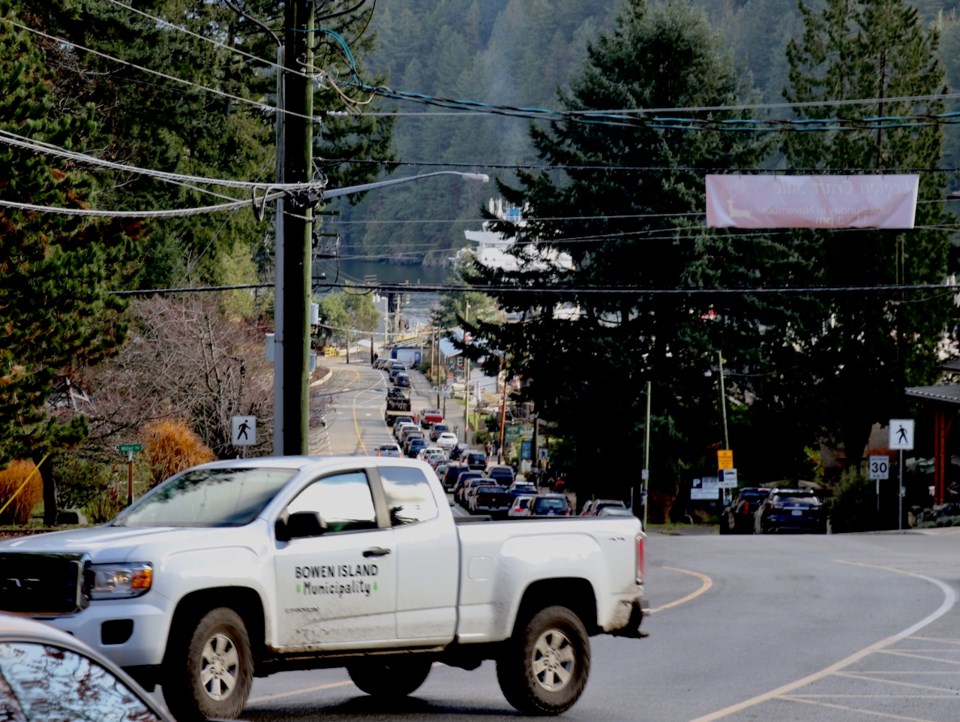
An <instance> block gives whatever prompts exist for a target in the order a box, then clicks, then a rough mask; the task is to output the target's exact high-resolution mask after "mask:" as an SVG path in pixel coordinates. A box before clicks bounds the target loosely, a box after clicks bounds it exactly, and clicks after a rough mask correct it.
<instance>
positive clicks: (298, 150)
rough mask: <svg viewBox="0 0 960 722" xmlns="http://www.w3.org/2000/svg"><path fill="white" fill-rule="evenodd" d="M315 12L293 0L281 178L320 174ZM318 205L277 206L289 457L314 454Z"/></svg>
mask: <svg viewBox="0 0 960 722" xmlns="http://www.w3.org/2000/svg"><path fill="white" fill-rule="evenodd" d="M313 15H314V13H313V0H286V3H285V9H284V27H285V28H286V30H285V32H284V39H283V44H284V52H283V81H282V88H283V102H284V107H283V112H284V115H285V117H284V120H283V133H282V135H283V142H282V146H281V147H280V148H279V152H280V154H281V160H280V179H279V180H280V182H281V183H306V182H308V181H310V180H311V179H312V175H313V120H312V118H313V78H312V76H311V75H310V68H311V66H312V65H313V31H312V28H313ZM312 209H313V202H312V201H311V200H310V199H309V198H308V197H307V195H306V194H301V195H296V196H293V197H291V198H287V199H285V201H284V203H282V204H281V205H280V206H279V207H278V216H279V217H278V220H277V225H278V230H279V231H280V232H279V233H278V238H277V269H276V273H277V299H276V313H277V316H276V336H275V343H276V347H275V354H274V363H275V368H274V370H275V373H278V374H280V378H279V380H278V383H277V384H276V385H277V391H276V399H275V400H276V401H279V404H278V408H277V409H275V414H276V415H277V417H278V421H277V422H275V427H274V433H275V434H276V436H277V437H278V438H277V439H276V440H275V442H274V451H275V453H277V454H280V455H284V456H288V455H295V454H306V453H307V452H308V449H307V440H308V436H307V434H308V418H307V416H308V411H309V397H308V390H309V368H310V315H309V313H308V309H309V307H310V299H311V297H312V292H313V279H312V268H311V251H312V231H313V217H312V212H313V210H312Z"/></svg>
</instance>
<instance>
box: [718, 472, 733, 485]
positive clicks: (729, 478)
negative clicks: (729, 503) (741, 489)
mask: <svg viewBox="0 0 960 722" xmlns="http://www.w3.org/2000/svg"><path fill="white" fill-rule="evenodd" d="M718 473H719V476H720V488H721V489H736V488H737V470H736V469H720V471H719V472H718Z"/></svg>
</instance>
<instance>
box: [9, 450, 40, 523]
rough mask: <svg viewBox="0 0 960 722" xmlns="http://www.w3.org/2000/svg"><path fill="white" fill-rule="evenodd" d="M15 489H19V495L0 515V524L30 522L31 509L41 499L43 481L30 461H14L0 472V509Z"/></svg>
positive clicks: (35, 466)
mask: <svg viewBox="0 0 960 722" xmlns="http://www.w3.org/2000/svg"><path fill="white" fill-rule="evenodd" d="M31 473H32V474H33V476H32V477H30V481H28V482H27V485H26V486H24V487H23V489H20V485H21V484H23V482H24V481H25V480H26V478H27V477H28V476H30V474H31ZM17 489H20V493H19V494H17V495H16V497H14V499H13V501H12V502H11V503H10V505H9V506H7V508H6V509H4V510H3V513H2V514H0V524H26V523H27V522H28V521H30V514H32V513H33V508H34V507H35V506H36V505H37V504H39V503H40V500H41V499H42V498H43V479H42V478H41V477H40V472H39V471H37V465H36V464H34V463H33V462H32V461H21V460H14V461H11V462H10V465H9V466H8V467H7V468H6V469H4V470H3V471H0V507H2V506H4V505H5V504H6V503H7V502H8V501H10V497H12V496H13V495H14V494H15V493H16V492H17Z"/></svg>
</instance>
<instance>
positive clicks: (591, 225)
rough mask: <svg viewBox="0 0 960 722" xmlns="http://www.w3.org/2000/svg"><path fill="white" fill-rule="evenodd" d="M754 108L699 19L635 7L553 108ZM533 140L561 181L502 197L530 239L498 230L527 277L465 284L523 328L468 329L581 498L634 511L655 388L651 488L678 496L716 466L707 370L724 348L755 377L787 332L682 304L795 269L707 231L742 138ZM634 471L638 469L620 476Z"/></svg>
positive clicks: (595, 46) (479, 272)
mask: <svg viewBox="0 0 960 722" xmlns="http://www.w3.org/2000/svg"><path fill="white" fill-rule="evenodd" d="M664 58H670V62H669V63H664V62H663V59H664ZM746 97H747V91H746V88H744V87H743V85H742V84H741V81H740V79H739V77H738V74H737V73H736V72H735V70H734V67H733V63H732V60H731V58H730V57H728V56H727V55H726V54H725V53H724V51H723V49H722V44H721V41H720V39H719V38H718V37H717V36H716V35H715V34H714V33H713V32H712V31H711V30H710V27H709V25H708V23H707V21H706V19H705V18H704V16H703V15H702V14H701V13H699V12H696V11H693V10H691V9H689V8H688V7H685V6H684V5H682V4H680V3H676V2H672V3H668V4H665V5H662V6H661V5H658V6H655V7H652V8H650V7H648V5H647V3H646V2H643V0H632V1H631V2H628V3H627V4H626V7H625V9H624V11H623V12H622V14H621V15H620V16H619V18H618V20H617V23H616V26H615V29H614V30H613V31H612V32H611V33H609V34H604V35H601V36H600V37H599V39H598V40H597V41H596V42H595V43H592V44H591V45H590V46H589V47H588V60H587V62H586V63H585V66H584V68H583V70H582V72H581V73H580V75H579V77H577V78H576V79H575V81H574V82H573V84H572V86H571V87H570V89H569V90H567V91H565V92H563V93H562V94H561V102H562V105H563V107H564V108H566V109H567V110H570V111H585V110H609V109H634V108H676V107H683V108H688V107H703V106H711V107H713V106H730V105H736V104H738V103H740V102H742V101H743V100H744V99H745V98H746ZM732 115H733V114H727V113H723V112H712V113H710V114H709V118H710V119H714V120H721V119H723V118H725V117H732ZM532 139H533V142H534V144H535V146H536V148H537V151H538V154H539V156H540V158H541V161H542V163H544V164H546V165H547V166H551V167H557V168H561V169H564V170H563V172H562V173H553V172H550V171H544V172H524V173H521V174H520V177H519V179H520V187H519V188H510V187H506V186H504V187H503V192H504V194H505V196H506V197H507V199H508V200H509V201H511V202H512V203H514V204H515V205H516V206H517V207H519V208H522V209H524V215H525V216H526V225H523V226H514V225H513V224H511V223H503V222H501V223H499V224H497V225H496V227H497V228H498V229H499V230H501V231H502V232H503V233H505V234H506V235H516V237H517V239H518V242H517V244H516V245H515V246H514V247H513V254H514V255H515V256H516V257H517V259H518V262H519V264H520V269H519V270H517V271H506V270H502V269H491V268H486V267H483V266H480V265H476V266H475V267H474V269H473V271H472V272H471V274H470V276H471V281H472V282H473V283H476V284H479V285H491V286H496V287H506V288H507V289H510V290H503V291H499V292H497V293H496V296H497V298H498V302H499V303H500V305H501V306H502V308H503V310H504V311H506V312H507V313H509V314H512V315H513V316H514V317H517V318H519V319H520V320H519V322H517V323H505V324H502V325H494V324H488V323H477V324H469V325H468V327H469V328H470V329H471V330H472V331H474V332H475V334H477V336H478V337H483V338H485V339H486V342H487V343H489V344H490V345H492V346H493V347H494V348H497V349H503V350H505V351H506V353H507V357H508V359H509V361H508V364H509V366H510V368H511V369H513V370H515V371H516V372H517V373H519V374H521V375H522V376H523V377H524V378H525V380H526V384H525V385H524V388H525V394H526V395H527V396H528V397H529V398H530V399H532V400H533V401H535V404H536V409H537V412H538V413H539V414H540V415H541V417H542V418H544V419H548V420H550V421H554V422H556V423H557V424H558V426H559V433H560V434H561V435H562V436H564V437H565V439H566V440H567V441H569V442H570V444H569V445H568V448H570V449H571V451H570V452H569V457H568V458H567V459H566V460H563V459H558V460H556V461H557V462H558V463H560V464H563V465H567V470H568V471H570V472H572V473H571V478H573V479H574V482H575V483H577V484H578V486H579V488H580V489H581V490H582V492H583V493H586V494H590V493H598V494H602V495H606V494H617V495H619V496H621V497H625V496H626V494H627V488H628V487H629V486H630V485H633V484H635V483H637V482H638V478H637V476H638V472H637V471H636V469H637V468H638V464H637V463H636V461H635V460H636V459H638V458H639V456H638V455H639V453H640V451H641V447H642V439H643V426H644V417H645V406H646V404H645V398H644V388H645V386H646V382H648V381H650V382H651V383H652V384H653V397H652V399H653V403H652V407H653V409H654V410H655V412H656V420H655V422H654V426H653V427H652V429H651V431H652V448H653V449H655V450H656V452H655V454H654V456H653V459H654V462H655V463H654V471H653V473H652V479H653V484H654V485H655V486H659V487H660V488H661V489H666V490H667V491H672V490H673V488H674V485H675V484H677V483H679V482H681V481H683V480H684V479H683V475H682V471H683V469H684V468H690V467H697V466H698V465H699V464H700V463H701V462H702V463H704V464H706V465H707V468H710V465H711V464H712V468H713V469H716V457H715V455H714V456H712V457H711V456H710V451H709V450H710V449H711V448H714V449H715V448H716V447H717V446H718V445H719V444H720V443H721V442H722V440H723V434H722V423H721V415H720V409H719V404H718V400H719V391H718V389H717V387H716V376H715V375H713V376H710V377H707V376H706V374H708V373H709V372H710V371H711V369H712V368H714V367H715V365H716V363H717V352H719V351H722V352H723V354H724V357H725V359H726V361H727V363H728V364H729V365H730V366H731V367H732V368H738V369H745V368H749V367H751V366H755V365H756V363H757V362H758V359H759V357H760V355H761V354H762V352H763V349H764V347H765V346H770V345H774V346H782V345H783V338H782V336H780V337H779V338H774V337H775V336H776V335H777V334H775V333H766V334H765V333H764V330H765V329H771V328H782V327H783V325H784V323H785V321H784V320H783V318H782V317H781V315H780V313H781V312H780V311H779V310H778V309H776V308H773V307H768V306H765V305H763V304H761V303H760V302H759V301H758V299H756V298H752V297H750V296H743V297H737V296H734V295H730V294H724V295H716V296H709V295H706V296H702V295H698V294H696V293H690V294H687V293H686V291H691V292H696V291H698V290H704V289H713V288H737V287H740V288H750V287H753V286H755V285H756V283H757V269H758V268H764V267H765V268H766V269H767V270H765V271H764V275H763V278H764V280H765V281H767V282H770V283H775V281H776V273H778V272H781V271H780V270H779V268H780V267H779V266H778V264H783V267H784V268H786V267H790V268H795V266H791V265H790V262H789V261H788V257H787V256H786V249H785V248H784V247H783V246H782V245H781V244H778V243H775V242H773V241H770V240H766V239H750V240H746V241H745V240H742V239H738V238H736V237H734V236H732V235H728V234H725V233H711V232H709V231H707V230H706V229H704V228H702V227H701V225H700V223H699V220H697V219H698V218H699V217H701V216H702V212H703V206H702V197H703V183H704V178H703V172H702V170H700V169H701V168H703V167H709V168H713V169H723V168H731V169H742V168H751V167H754V166H755V165H756V164H757V163H758V162H759V161H760V160H762V158H763V157H764V155H765V153H766V144H765V143H763V142H760V141H758V140H757V139H756V138H754V137H753V136H751V135H748V134H730V133H723V132H718V131H709V130H708V131H702V132H689V131H686V130H677V129H662V128H658V127H656V124H650V123H644V122H636V123H625V124H617V123H613V124H610V125H605V124H598V123H583V122H578V121H577V119H576V117H571V118H570V119H568V120H564V121H562V122H557V123H554V124H553V125H552V126H551V127H550V128H549V129H540V128H536V127H535V128H534V129H533V131H532ZM637 169H647V170H646V171H643V170H641V171H640V172H637ZM783 272H785V271H783ZM533 289H546V290H537V291H534V290H533ZM708 319H714V320H708ZM490 371H493V369H490ZM625 458H629V459H631V460H633V461H631V462H630V463H629V464H626V465H625V463H624V459H625ZM551 461H552V462H553V461H555V459H554V458H552V459H551ZM625 466H629V467H630V468H631V469H632V470H633V471H631V473H629V474H624V468H625ZM698 470H699V469H698Z"/></svg>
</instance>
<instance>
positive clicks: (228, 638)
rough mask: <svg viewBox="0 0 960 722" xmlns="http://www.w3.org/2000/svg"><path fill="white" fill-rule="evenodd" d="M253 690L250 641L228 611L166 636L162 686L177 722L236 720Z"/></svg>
mask: <svg viewBox="0 0 960 722" xmlns="http://www.w3.org/2000/svg"><path fill="white" fill-rule="evenodd" d="M252 685H253V654H252V653H251V651H250V638H249V636H248V635H247V629H246V627H245V625H244V623H243V620H242V619H240V616H239V615H238V614H237V613H236V612H235V611H233V610H232V609H228V608H226V607H220V608H218V609H212V610H210V611H209V612H207V613H206V614H204V615H203V616H202V617H200V619H199V620H198V621H197V622H196V624H194V625H192V626H188V627H186V628H185V629H183V630H182V631H181V633H180V634H179V635H177V636H176V637H171V640H170V646H169V647H168V649H167V658H166V660H165V662H164V675H163V679H162V681H161V686H162V688H163V699H164V701H165V702H166V703H167V707H168V708H169V709H170V711H171V712H172V713H173V716H174V717H175V718H176V719H177V720H178V722H191V721H193V720H205V719H208V718H210V717H219V718H221V719H235V718H237V717H239V716H240V713H241V712H242V711H243V707H244V705H245V704H246V703H247V697H248V696H249V695H250V688H251V686H252Z"/></svg>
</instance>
